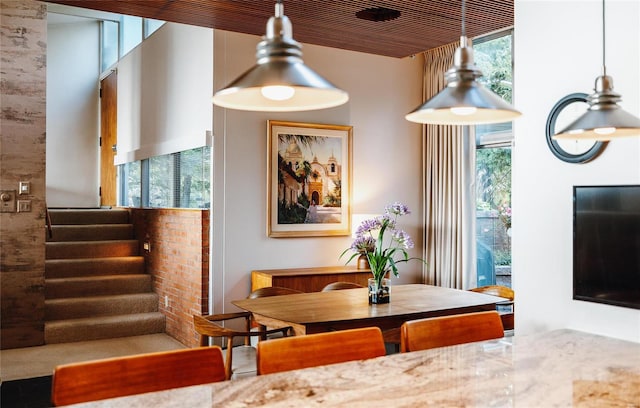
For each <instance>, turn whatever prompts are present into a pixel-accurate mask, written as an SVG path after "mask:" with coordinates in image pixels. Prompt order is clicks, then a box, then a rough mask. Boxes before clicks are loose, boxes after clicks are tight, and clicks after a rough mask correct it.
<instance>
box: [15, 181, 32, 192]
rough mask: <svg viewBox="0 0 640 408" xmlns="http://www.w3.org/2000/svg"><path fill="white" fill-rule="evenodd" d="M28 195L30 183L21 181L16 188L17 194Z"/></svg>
mask: <svg viewBox="0 0 640 408" xmlns="http://www.w3.org/2000/svg"><path fill="white" fill-rule="evenodd" d="M30 193H31V183H30V182H28V181H21V182H20V185H19V188H18V194H20V195H25V194H30Z"/></svg>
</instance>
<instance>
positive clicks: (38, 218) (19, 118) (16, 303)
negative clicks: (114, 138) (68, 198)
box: [0, 0, 47, 349]
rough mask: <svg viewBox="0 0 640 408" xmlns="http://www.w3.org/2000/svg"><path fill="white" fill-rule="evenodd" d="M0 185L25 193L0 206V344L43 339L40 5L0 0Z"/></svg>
mask: <svg viewBox="0 0 640 408" xmlns="http://www.w3.org/2000/svg"><path fill="white" fill-rule="evenodd" d="M0 20H1V21H2V24H1V26H0V31H1V33H0V50H2V63H1V65H2V69H1V70H0V83H1V87H0V92H1V94H2V103H1V109H0V189H1V190H12V191H15V190H18V183H19V182H20V181H29V182H30V183H31V192H30V193H29V194H27V195H20V196H18V198H19V199H20V200H29V201H31V211H30V212H21V213H17V212H3V213H0V237H2V238H1V240H0V287H1V293H0V298H1V300H2V310H1V312H0V313H1V314H2V330H0V333H1V341H0V342H1V346H2V348H3V349H6V348H17V347H26V346H36V345H41V344H43V343H44V256H45V249H44V248H45V228H44V226H45V221H44V220H45V161H46V160H45V159H46V152H45V147H46V70H47V68H46V63H47V5H46V4H45V3H42V2H38V1H31V0H16V1H13V0H1V1H0Z"/></svg>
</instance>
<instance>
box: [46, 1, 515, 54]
mask: <svg viewBox="0 0 640 408" xmlns="http://www.w3.org/2000/svg"><path fill="white" fill-rule="evenodd" d="M51 2H52V3H61V4H68V5H72V6H77V7H84V8H91V9H96V10H104V11H111V12H115V13H121V14H130V15H135V16H141V17H147V18H155V19H159V20H165V21H173V22H177V23H184V24H193V25H197V26H203V27H212V28H217V29H220V30H226V31H234V32H240V33H246V34H253V35H259V36H262V35H264V33H265V27H266V23H267V20H268V19H269V17H270V16H272V15H273V14H274V4H275V0H273V1H269V0H261V1H256V0H237V1H228V0H226V1H224V0H174V1H170V0H129V1H113V0H53V1H51ZM283 4H284V13H285V15H286V16H288V17H289V19H290V20H291V22H292V24H293V36H294V38H295V39H296V40H297V41H300V42H303V43H309V44H317V45H323V46H327V47H333V48H341V49H346V50H352V51H360V52H366V53H371V54H378V55H386V56H390V57H406V56H409V55H414V54H417V53H419V52H422V51H426V50H428V49H431V48H435V47H439V46H441V45H444V44H448V43H451V42H454V41H458V40H459V38H460V32H461V5H462V2H461V0H434V1H424V0H381V1H378V2H375V4H374V3H372V2H371V1H370V0H351V1H344V0H305V1H302V0H299V1H285V2H284V3H283ZM370 7H385V8H390V9H394V10H397V11H400V17H399V18H397V19H395V20H390V21H380V22H374V21H367V20H362V19H359V18H356V13H357V12H358V11H361V10H363V9H366V8H370ZM513 14H514V13H513V0H495V1H485V0H467V2H466V30H467V36H468V37H470V38H472V37H475V36H478V35H481V34H486V33H490V32H494V31H497V30H500V29H504V28H506V27H510V26H513Z"/></svg>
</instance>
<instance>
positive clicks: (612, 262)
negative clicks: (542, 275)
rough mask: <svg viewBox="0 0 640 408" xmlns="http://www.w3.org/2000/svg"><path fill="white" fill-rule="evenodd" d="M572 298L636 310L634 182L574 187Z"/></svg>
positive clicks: (638, 265)
mask: <svg viewBox="0 0 640 408" xmlns="http://www.w3.org/2000/svg"><path fill="white" fill-rule="evenodd" d="M573 203H574V207H573V210H574V211H573V298H574V299H577V300H585V301H589V302H597V303H606V304H610V305H615V306H622V307H629V308H633V309H640V185H623V186H574V188H573Z"/></svg>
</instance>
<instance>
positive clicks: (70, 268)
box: [44, 256, 145, 279]
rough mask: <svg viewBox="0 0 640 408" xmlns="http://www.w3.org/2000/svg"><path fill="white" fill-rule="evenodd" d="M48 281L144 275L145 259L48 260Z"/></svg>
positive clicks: (46, 268) (46, 263)
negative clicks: (82, 277)
mask: <svg viewBox="0 0 640 408" xmlns="http://www.w3.org/2000/svg"><path fill="white" fill-rule="evenodd" d="M44 271H45V272H44V276H45V278H46V279H56V278H73V277H81V276H101V275H133V274H138V273H144V272H145V271H144V257H142V256H118V257H107V258H77V259H47V260H46V261H45V267H44Z"/></svg>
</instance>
